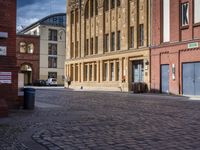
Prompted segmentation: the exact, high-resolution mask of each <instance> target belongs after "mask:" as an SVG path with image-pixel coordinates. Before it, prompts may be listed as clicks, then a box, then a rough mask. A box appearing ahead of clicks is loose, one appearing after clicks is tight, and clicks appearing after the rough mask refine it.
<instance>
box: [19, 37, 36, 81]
mask: <svg viewBox="0 0 200 150" xmlns="http://www.w3.org/2000/svg"><path fill="white" fill-rule="evenodd" d="M20 42H25V43H26V45H27V46H28V44H31V43H32V44H33V45H34V50H33V54H28V53H20ZM16 48H17V66H18V67H19V68H20V67H21V66H22V65H30V66H31V68H32V82H33V81H35V80H39V57H40V56H39V53H40V37H39V36H33V35H17V43H16Z"/></svg>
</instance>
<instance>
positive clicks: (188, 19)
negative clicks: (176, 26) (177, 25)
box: [181, 2, 190, 27]
mask: <svg viewBox="0 0 200 150" xmlns="http://www.w3.org/2000/svg"><path fill="white" fill-rule="evenodd" d="M186 4H187V5H188V8H187V12H186V16H185V17H186V18H187V17H188V18H187V20H186V21H188V23H187V24H184V15H183V14H184V13H183V6H184V5H186ZM189 13H190V4H189V2H184V3H181V26H182V27H187V26H189V24H190V16H189Z"/></svg>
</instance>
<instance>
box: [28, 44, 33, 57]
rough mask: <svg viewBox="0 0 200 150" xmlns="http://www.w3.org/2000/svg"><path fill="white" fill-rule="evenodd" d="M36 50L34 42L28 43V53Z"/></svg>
mask: <svg viewBox="0 0 200 150" xmlns="http://www.w3.org/2000/svg"><path fill="white" fill-rule="evenodd" d="M33 51H34V45H33V43H30V44H28V48H27V53H29V54H32V53H33Z"/></svg>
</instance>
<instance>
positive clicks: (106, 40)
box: [104, 34, 109, 52]
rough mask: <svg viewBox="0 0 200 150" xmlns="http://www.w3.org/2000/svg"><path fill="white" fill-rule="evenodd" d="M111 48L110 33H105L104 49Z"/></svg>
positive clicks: (106, 50)
mask: <svg viewBox="0 0 200 150" xmlns="http://www.w3.org/2000/svg"><path fill="white" fill-rule="evenodd" d="M108 50H109V34H105V37H104V51H105V52H108Z"/></svg>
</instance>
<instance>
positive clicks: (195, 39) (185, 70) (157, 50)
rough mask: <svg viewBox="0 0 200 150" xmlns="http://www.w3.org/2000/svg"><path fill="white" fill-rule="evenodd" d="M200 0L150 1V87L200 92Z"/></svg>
mask: <svg viewBox="0 0 200 150" xmlns="http://www.w3.org/2000/svg"><path fill="white" fill-rule="evenodd" d="M199 8H200V1H199V0H171V1H170V0H153V1H152V27H153V28H152V50H151V89H152V91H154V92H155V91H157V92H163V93H173V94H183V95H200V48H199V42H200V9H199Z"/></svg>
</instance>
